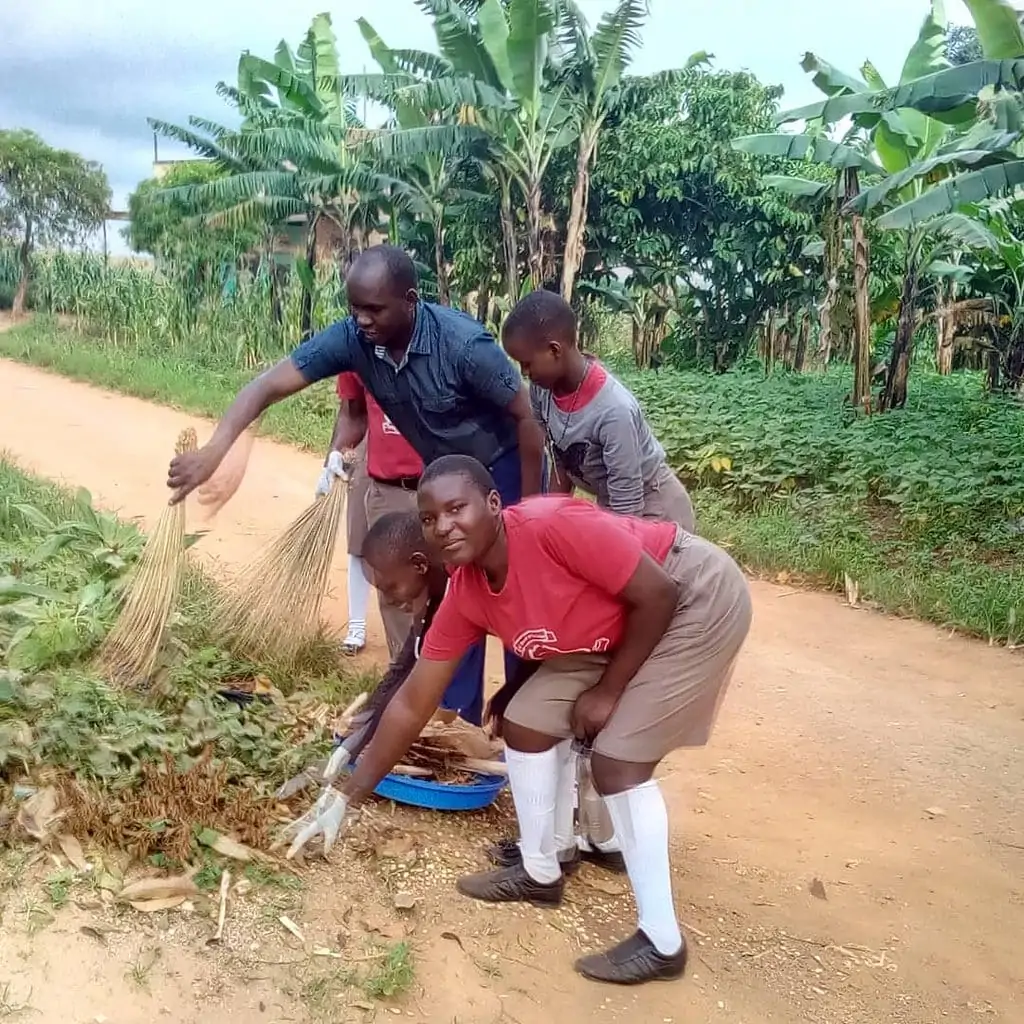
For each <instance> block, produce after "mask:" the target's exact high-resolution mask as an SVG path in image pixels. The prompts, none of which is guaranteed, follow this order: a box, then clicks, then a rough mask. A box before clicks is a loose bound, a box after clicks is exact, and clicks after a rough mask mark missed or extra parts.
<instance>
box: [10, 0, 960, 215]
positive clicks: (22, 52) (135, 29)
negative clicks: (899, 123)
mask: <svg viewBox="0 0 1024 1024" xmlns="http://www.w3.org/2000/svg"><path fill="white" fill-rule="evenodd" d="M577 2H578V3H579V4H580V7H581V8H582V9H583V11H584V12H585V13H586V14H587V16H588V17H589V19H590V20H591V22H592V23H593V22H596V21H597V19H598V18H599V17H600V16H601V14H602V13H604V12H605V11H607V10H609V9H610V8H612V7H614V0H577ZM650 8H651V17H650V19H649V21H648V24H647V27H646V30H645V32H644V43H643V47H642V49H641V51H640V52H639V53H638V54H637V57H636V60H635V62H634V65H633V70H634V71H636V72H640V73H644V72H650V71H656V70H659V69H661V68H668V67H676V66H678V65H679V63H680V62H681V61H683V60H685V58H686V57H687V56H688V55H689V54H690V53H693V52H694V51H696V50H708V51H710V52H712V53H714V54H715V57H716V64H717V65H718V66H719V67H723V68H746V69H748V70H750V71H752V72H754V73H755V74H756V75H757V76H758V77H759V78H760V79H762V80H763V81H765V82H769V83H775V84H780V85H782V86H783V87H784V89H785V90H786V102H787V104H789V105H793V106H795V105H798V104H801V103H805V102H811V101H813V100H814V99H815V98H816V97H817V93H816V90H815V89H814V87H813V85H812V84H811V83H810V81H809V79H808V78H807V76H805V75H804V73H803V72H802V71H801V69H800V67H799V61H800V58H801V57H802V55H803V53H804V51H806V50H811V51H813V52H815V53H817V54H818V55H819V56H821V57H823V58H825V59H827V60H829V61H830V62H831V63H833V64H835V65H837V66H838V67H840V68H843V69H844V70H848V71H856V69H857V68H859V67H860V65H861V64H862V63H863V61H864V60H865V59H866V58H870V59H871V60H872V62H873V63H874V64H875V66H876V67H877V68H878V69H879V71H880V72H881V73H882V75H883V77H885V78H886V79H887V80H889V79H890V77H892V78H895V77H896V76H897V75H898V73H899V69H900V66H901V64H902V60H903V57H904V56H905V54H906V52H907V49H908V48H909V46H910V45H911V43H912V42H913V40H914V39H915V37H916V35H917V32H918V29H919V28H920V25H921V22H922V20H923V18H924V16H925V13H926V12H927V10H928V4H927V2H926V0H856V2H854V3H850V0H651V2H650ZM325 9H326V10H329V11H330V13H331V15H332V18H333V21H334V29H335V32H336V34H337V35H338V40H339V47H340V51H341V60H342V67H343V68H346V69H348V70H350V71H353V72H355V71H359V70H361V69H362V68H363V67H364V66H366V67H367V68H370V67H372V66H373V64H372V61H371V59H370V56H369V53H368V51H367V49H366V47H365V44H364V43H363V39H362V36H361V35H360V34H359V31H358V29H357V28H356V27H355V24H354V22H355V19H356V18H357V17H359V16H363V17H366V18H367V19H368V20H369V21H370V22H371V23H372V24H373V25H374V27H375V28H376V29H377V31H378V32H379V33H380V35H381V36H382V37H383V38H384V40H385V42H387V43H388V45H390V46H394V47H417V48H420V49H436V47H435V44H434V37H433V33H432V31H431V29H430V23H429V21H428V19H427V18H426V17H425V16H424V15H423V14H421V13H420V11H419V10H418V8H417V7H416V5H415V3H414V0H347V2H343V3H337V4H334V5H331V4H330V3H328V2H327V0H293V2H292V4H290V5H285V4H281V3H277V2H273V3H272V2H270V0H164V2H162V3H154V2H153V0H99V2H97V3H92V4H90V3H86V2H85V0H0V40H2V45H3V56H2V58H0V127H3V128H14V127H24V128H31V129H33V130H35V131H37V132H39V133H40V134H41V135H42V136H43V137H44V138H45V139H46V141H47V142H49V143H51V144H52V145H56V146H61V147H64V148H68V149H74V150H76V151H78V152H80V153H82V154H83V155H84V156H86V157H88V158H90V159H92V160H98V161H99V162H100V163H102V164H103V166H104V167H105V168H106V171H107V175H108V177H109V178H110V183H111V186H112V188H113V190H114V205H115V207H118V208H123V207H124V204H125V201H126V197H127V195H128V193H129V192H131V191H132V189H133V188H134V187H135V185H136V184H137V183H138V182H139V181H140V180H141V179H142V178H145V177H148V176H149V174H150V172H151V164H152V159H153V137H152V133H151V131H150V129H149V126H148V125H147V123H146V118H147V117H156V118H160V119H162V120H165V121H171V122H175V123H184V122H185V121H186V120H187V118H188V116H189V115H190V114H198V115H200V116H203V117H208V118H211V119H213V120H218V121H220V120H225V119H228V118H230V113H229V112H228V108H226V107H225V105H224V104H223V103H222V102H221V100H220V99H219V98H218V97H217V95H216V93H215V91H214V87H215V86H216V84H217V82H218V81H221V80H224V81H228V82H233V81H234V79H235V72H236V67H237V63H238V57H239V54H240V53H241V52H242V51H243V50H246V49H248V50H251V51H252V52H254V53H257V54H260V55H263V56H266V57H268V58H269V57H272V56H273V51H274V48H275V46H276V45H277V43H278V41H279V40H281V39H282V38H284V39H287V40H288V41H289V43H291V44H292V46H293V47H294V46H296V45H297V44H298V43H299V41H300V39H301V37H302V35H303V34H304V32H305V31H306V29H307V27H308V26H309V22H310V20H311V18H312V17H313V15H315V14H317V13H319V12H320V11H323V10H325ZM946 11H947V15H948V17H949V19H950V20H951V21H955V22H967V21H969V18H968V17H967V13H966V11H965V9H964V7H963V6H962V4H961V3H960V0H947V5H946ZM160 154H161V157H163V158H169V157H173V156H182V155H185V154H184V153H183V152H181V151H180V150H175V149H174V148H173V147H172V145H171V144H170V143H169V142H167V141H165V140H161V142H160Z"/></svg>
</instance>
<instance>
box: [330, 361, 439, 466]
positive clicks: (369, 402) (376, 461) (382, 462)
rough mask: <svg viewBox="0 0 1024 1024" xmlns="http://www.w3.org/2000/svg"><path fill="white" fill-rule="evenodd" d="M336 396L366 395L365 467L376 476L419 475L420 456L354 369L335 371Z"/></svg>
mask: <svg viewBox="0 0 1024 1024" xmlns="http://www.w3.org/2000/svg"><path fill="white" fill-rule="evenodd" d="M338 397H339V398H342V399H345V400H347V401H353V400H355V399H359V398H365V399H366V471H367V472H368V473H369V474H370V476H373V477H376V478H377V479H378V480H397V479H398V478H399V477H403V476H419V475H420V474H421V473H422V472H423V460H422V459H421V458H420V457H419V455H418V454H417V453H416V449H415V448H413V446H412V445H411V444H409V442H408V441H406V439H405V438H404V437H402V435H401V434H400V433H399V432H398V428H397V427H396V426H395V425H394V423H392V422H391V420H389V419H388V417H387V416H385V415H384V410H383V409H382V408H381V407H380V406H379V405H378V404H377V402H376V401H375V400H374V397H373V395H371V394H370V393H369V392H368V391H367V390H366V388H364V387H363V382H362V381H361V380H360V379H359V374H357V373H339V374H338Z"/></svg>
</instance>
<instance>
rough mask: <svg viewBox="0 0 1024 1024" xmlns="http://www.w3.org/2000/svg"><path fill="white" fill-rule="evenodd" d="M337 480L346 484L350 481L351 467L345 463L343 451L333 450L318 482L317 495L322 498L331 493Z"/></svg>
mask: <svg viewBox="0 0 1024 1024" xmlns="http://www.w3.org/2000/svg"><path fill="white" fill-rule="evenodd" d="M335 480H340V481H341V482H342V483H346V484H347V483H348V481H349V468H348V466H347V465H346V464H345V460H344V458H343V457H342V454H341V452H331V454H330V455H328V456H327V464H326V465H325V466H324V468H323V471H322V472H321V473H320V479H319V480H317V482H316V496H317V497H318V498H322V497H324V495H327V494H330V493H331V488H332V487H333V486H334V481H335Z"/></svg>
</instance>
